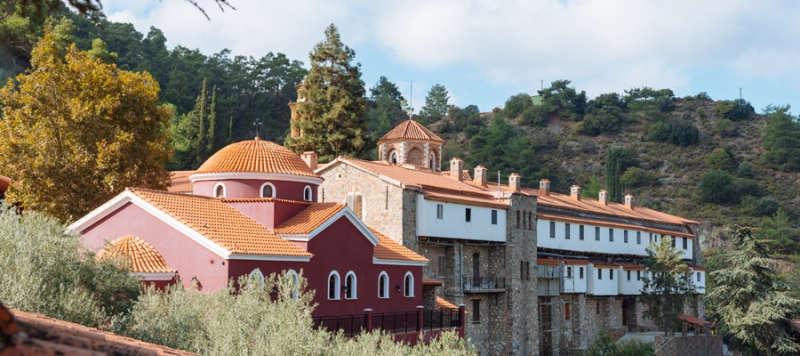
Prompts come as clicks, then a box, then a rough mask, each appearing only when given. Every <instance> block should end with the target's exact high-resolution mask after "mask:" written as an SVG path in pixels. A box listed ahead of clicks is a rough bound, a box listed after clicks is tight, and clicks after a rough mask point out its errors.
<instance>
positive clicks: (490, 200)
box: [422, 189, 508, 209]
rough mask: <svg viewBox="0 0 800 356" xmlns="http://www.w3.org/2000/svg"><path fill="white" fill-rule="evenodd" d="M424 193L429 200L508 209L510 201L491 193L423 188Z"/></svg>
mask: <svg viewBox="0 0 800 356" xmlns="http://www.w3.org/2000/svg"><path fill="white" fill-rule="evenodd" d="M422 194H423V195H424V196H425V199H427V200H434V201H443V202H450V203H459V204H469V205H479V206H485V207H489V208H498V209H508V203H507V202H503V201H499V200H497V199H495V198H494V196H491V195H470V194H464V193H456V192H446V191H432V190H428V189H423V190H422Z"/></svg>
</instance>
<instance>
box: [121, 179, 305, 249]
mask: <svg viewBox="0 0 800 356" xmlns="http://www.w3.org/2000/svg"><path fill="white" fill-rule="evenodd" d="M128 191H130V192H131V193H133V194H135V195H136V196H138V197H139V198H142V199H144V200H145V201H147V202H148V203H150V204H152V205H153V206H155V207H156V208H158V209H159V210H161V211H163V212H164V213H166V214H168V215H170V216H172V217H173V218H175V219H177V220H178V221H180V222H181V223H183V224H184V225H186V226H188V227H189V228H191V229H193V230H195V231H197V232H198V233H200V234H201V235H203V236H204V237H206V238H207V239H209V240H211V241H213V242H214V243H216V244H217V245H219V246H221V247H223V248H224V249H226V250H228V251H230V252H231V253H236V254H250V255H271V256H297V257H311V254H310V253H308V252H306V251H304V250H303V249H301V248H300V247H297V246H296V245H295V244H293V243H291V242H289V241H286V240H284V239H282V238H280V237H279V236H277V235H275V234H273V233H272V232H270V231H269V230H268V229H267V228H265V227H264V226H262V225H261V224H259V223H257V222H256V221H255V220H253V219H251V218H249V217H248V216H247V215H244V214H242V213H241V212H239V211H238V210H236V209H234V208H233V207H231V206H229V205H228V204H225V202H224V201H222V200H221V199H215V198H210V197H204V196H198V195H188V194H178V193H169V192H163V191H157V190H148V189H138V188H128Z"/></svg>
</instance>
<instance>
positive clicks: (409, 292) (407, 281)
mask: <svg viewBox="0 0 800 356" xmlns="http://www.w3.org/2000/svg"><path fill="white" fill-rule="evenodd" d="M403 285H404V287H405V288H403V289H404V291H403V295H404V296H406V297H413V296H414V275H413V274H411V272H406V277H405V278H404V279H403Z"/></svg>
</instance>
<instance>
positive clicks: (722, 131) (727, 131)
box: [714, 119, 739, 137]
mask: <svg viewBox="0 0 800 356" xmlns="http://www.w3.org/2000/svg"><path fill="white" fill-rule="evenodd" d="M714 131H715V132H716V133H717V134H718V135H720V136H722V137H735V136H736V135H738V134H739V130H738V128H737V127H736V126H735V125H734V124H733V121H731V120H728V119H718V120H717V121H716V122H715V123H714Z"/></svg>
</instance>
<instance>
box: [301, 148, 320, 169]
mask: <svg viewBox="0 0 800 356" xmlns="http://www.w3.org/2000/svg"><path fill="white" fill-rule="evenodd" d="M300 158H302V159H303V161H305V162H306V164H307V165H308V168H311V170H312V171H313V170H315V169H317V162H318V160H319V156H317V153H316V152H314V151H307V152H303V154H301V155H300Z"/></svg>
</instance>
